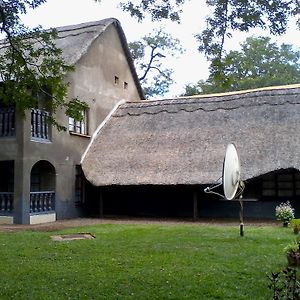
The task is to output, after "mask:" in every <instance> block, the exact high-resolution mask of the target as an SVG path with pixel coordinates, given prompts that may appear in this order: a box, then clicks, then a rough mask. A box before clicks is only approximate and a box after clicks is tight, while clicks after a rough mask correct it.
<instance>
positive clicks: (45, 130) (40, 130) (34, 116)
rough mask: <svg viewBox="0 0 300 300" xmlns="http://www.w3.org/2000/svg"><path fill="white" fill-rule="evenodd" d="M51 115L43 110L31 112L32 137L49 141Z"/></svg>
mask: <svg viewBox="0 0 300 300" xmlns="http://www.w3.org/2000/svg"><path fill="white" fill-rule="evenodd" d="M48 116H49V113H48V112H47V111H45V110H41V109H37V108H36V109H32V110H31V136H32V137H34V138H40V139H47V140H48V139H49V124H48Z"/></svg>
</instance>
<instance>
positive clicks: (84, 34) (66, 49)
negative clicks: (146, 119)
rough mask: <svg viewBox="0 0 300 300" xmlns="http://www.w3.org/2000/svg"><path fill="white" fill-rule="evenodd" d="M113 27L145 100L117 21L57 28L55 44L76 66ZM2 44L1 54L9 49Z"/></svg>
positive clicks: (140, 93)
mask: <svg viewBox="0 0 300 300" xmlns="http://www.w3.org/2000/svg"><path fill="white" fill-rule="evenodd" d="M111 25H112V26H115V28H116V30H117V32H118V35H119V38H120V41H121V44H122V47H123V50H124V53H125V56H126V58H127V61H128V65H129V68H130V71H131V74H132V76H133V79H134V81H135V84H136V87H137V89H138V92H139V95H140V97H141V99H144V98H145V96H144V93H143V90H142V88H141V85H140V82H139V79H138V76H137V74H136V70H135V67H134V64H133V60H132V57H131V54H130V51H129V48H128V44H127V40H126V37H125V34H124V31H123V29H122V27H121V24H120V22H119V21H118V20H117V19H114V18H108V19H103V20H100V21H94V22H87V23H81V24H76V25H69V26H63V27H57V28H55V29H56V31H57V34H58V37H57V38H56V40H55V44H56V46H57V48H59V49H61V50H62V56H63V58H64V60H65V62H66V63H67V64H69V65H74V64H75V63H76V62H77V61H78V60H79V59H80V58H81V57H82V56H83V55H84V54H86V53H87V51H88V49H89V47H90V46H91V45H92V43H93V42H94V41H95V40H96V38H98V37H99V36H100V35H101V34H102V33H103V32H104V31H105V30H106V29H107V28H108V27H109V26H111ZM0 43H1V47H0V52H1V51H2V52H3V51H4V49H5V48H6V47H7V44H6V41H5V40H2V41H0Z"/></svg>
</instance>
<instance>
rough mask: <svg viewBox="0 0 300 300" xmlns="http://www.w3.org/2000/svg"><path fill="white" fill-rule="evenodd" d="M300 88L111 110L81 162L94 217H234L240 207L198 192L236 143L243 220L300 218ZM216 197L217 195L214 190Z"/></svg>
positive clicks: (214, 175) (219, 169) (144, 103)
mask: <svg viewBox="0 0 300 300" xmlns="http://www.w3.org/2000/svg"><path fill="white" fill-rule="evenodd" d="M299 128H300V85H291V86H284V87H271V88H264V89H257V90H249V91H241V92H234V93H226V94H216V95H204V96H193V97H186V98H185V97H183V98H176V99H166V100H157V101H151V100H146V101H139V102H127V103H123V104H121V105H119V106H118V108H117V109H116V110H115V111H114V112H113V113H112V115H111V116H110V118H109V119H108V120H107V121H106V122H105V123H103V124H102V125H101V128H100V130H99V131H98V133H97V134H95V136H94V138H93V142H92V143H91V144H90V146H89V150H88V151H87V152H86V153H85V155H84V157H83V159H82V168H83V171H84V174H85V176H86V178H87V180H88V181H89V182H90V183H91V185H88V186H89V189H88V193H89V196H88V197H87V200H88V201H89V203H87V206H88V207H90V211H91V212H97V213H98V214H100V215H101V214H104V215H108V214H124V215H139V216H174V217H175V216H186V217H192V216H193V217H238V213H239V203H238V201H225V200H224V199H221V197H218V196H214V195H210V194H205V193H204V188H205V187H207V186H208V185H210V184H212V183H215V182H216V181H217V180H218V179H220V177H221V176H222V165H223V158H224V154H225V148H226V145H227V144H228V143H234V144H235V145H236V147H237V149H238V152H239V157H240V161H241V170H242V173H241V179H242V180H243V181H245V184H246V188H245V191H244V214H245V217H253V218H274V217H275V206H276V205H277V204H279V203H280V202H281V201H286V200H290V201H291V202H292V204H293V206H294V207H295V208H296V215H297V214H298V216H300V215H299V213H300V172H299V170H300V130H299ZM220 193H222V190H220Z"/></svg>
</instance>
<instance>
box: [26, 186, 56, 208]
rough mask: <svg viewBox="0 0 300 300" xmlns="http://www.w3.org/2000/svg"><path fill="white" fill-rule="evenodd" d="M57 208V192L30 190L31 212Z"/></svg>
mask: <svg viewBox="0 0 300 300" xmlns="http://www.w3.org/2000/svg"><path fill="white" fill-rule="evenodd" d="M54 209H55V192H54V191H43V192H30V213H38V212H47V211H53V210H54Z"/></svg>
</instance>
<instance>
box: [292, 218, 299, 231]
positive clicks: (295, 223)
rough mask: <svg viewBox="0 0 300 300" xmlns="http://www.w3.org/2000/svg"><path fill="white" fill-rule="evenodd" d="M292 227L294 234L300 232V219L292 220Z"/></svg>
mask: <svg viewBox="0 0 300 300" xmlns="http://www.w3.org/2000/svg"><path fill="white" fill-rule="evenodd" d="M290 225H291V227H292V228H293V230H294V233H299V232H300V219H292V220H291V222H290Z"/></svg>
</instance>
